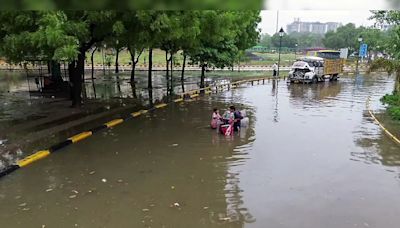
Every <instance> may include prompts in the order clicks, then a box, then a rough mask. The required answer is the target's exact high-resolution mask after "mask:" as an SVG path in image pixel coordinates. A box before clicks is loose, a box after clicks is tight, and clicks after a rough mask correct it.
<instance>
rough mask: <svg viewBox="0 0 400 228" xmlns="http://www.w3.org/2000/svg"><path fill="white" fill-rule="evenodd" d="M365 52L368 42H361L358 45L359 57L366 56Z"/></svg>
mask: <svg viewBox="0 0 400 228" xmlns="http://www.w3.org/2000/svg"><path fill="white" fill-rule="evenodd" d="M367 52H368V44H361V46H360V53H359V56H360V57H362V58H363V57H367Z"/></svg>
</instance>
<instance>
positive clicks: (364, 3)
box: [265, 0, 391, 10]
mask: <svg viewBox="0 0 400 228" xmlns="http://www.w3.org/2000/svg"><path fill="white" fill-rule="evenodd" d="M265 2H266V4H265V8H266V9H270V10H276V9H287V10H304V9H309V10H311V9H312V10H354V9H358V10H368V9H389V8H391V6H390V5H389V4H388V2H390V1H389V0H266V1H265Z"/></svg>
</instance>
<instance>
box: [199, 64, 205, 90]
mask: <svg viewBox="0 0 400 228" xmlns="http://www.w3.org/2000/svg"><path fill="white" fill-rule="evenodd" d="M205 71H206V65H205V64H204V63H203V64H201V77H200V88H201V89H203V88H204V78H205V75H204V72H205Z"/></svg>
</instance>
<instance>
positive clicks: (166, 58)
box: [165, 51, 170, 95]
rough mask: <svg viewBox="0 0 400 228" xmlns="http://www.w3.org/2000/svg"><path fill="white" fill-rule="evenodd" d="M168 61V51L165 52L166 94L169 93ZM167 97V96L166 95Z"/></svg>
mask: <svg viewBox="0 0 400 228" xmlns="http://www.w3.org/2000/svg"><path fill="white" fill-rule="evenodd" d="M169 60H170V59H168V51H165V63H166V65H167V66H166V68H167V69H166V70H167V71H166V74H165V75H166V76H165V78H166V80H167V93H168V91H169V69H168V68H169ZM167 95H168V94H167Z"/></svg>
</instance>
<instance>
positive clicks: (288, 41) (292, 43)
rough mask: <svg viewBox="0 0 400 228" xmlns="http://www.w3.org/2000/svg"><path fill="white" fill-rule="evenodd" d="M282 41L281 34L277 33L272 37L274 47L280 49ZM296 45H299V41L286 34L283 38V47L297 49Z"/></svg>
mask: <svg viewBox="0 0 400 228" xmlns="http://www.w3.org/2000/svg"><path fill="white" fill-rule="evenodd" d="M280 39H281V37H280V36H279V33H275V34H274V35H273V36H272V37H271V44H272V47H275V48H278V47H279V45H280ZM296 43H297V40H296V39H295V38H293V37H292V36H290V35H288V34H284V35H283V37H282V47H286V48H294V47H296Z"/></svg>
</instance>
